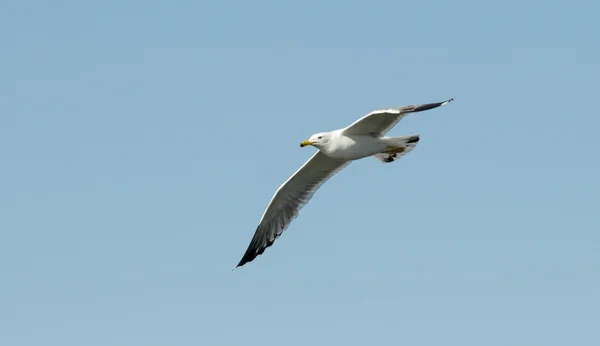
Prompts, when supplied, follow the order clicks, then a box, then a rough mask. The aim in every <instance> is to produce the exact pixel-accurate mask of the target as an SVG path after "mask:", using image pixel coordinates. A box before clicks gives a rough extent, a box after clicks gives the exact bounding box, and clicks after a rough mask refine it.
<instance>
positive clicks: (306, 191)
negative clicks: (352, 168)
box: [237, 151, 350, 267]
mask: <svg viewBox="0 0 600 346" xmlns="http://www.w3.org/2000/svg"><path fill="white" fill-rule="evenodd" d="M348 164H350V161H340V160H334V159H332V158H330V157H328V156H327V155H325V154H323V153H321V152H320V151H317V152H316V153H315V154H314V155H313V156H312V157H311V158H310V159H308V161H306V163H304V165H303V166H302V167H300V169H298V170H297V171H296V173H294V174H293V175H292V176H291V177H290V178H289V179H288V180H287V181H286V182H285V183H283V184H282V185H281V186H280V187H279V189H277V192H275V195H274V196H273V198H272V199H271V201H270V202H269V205H268V206H267V209H266V210H265V212H264V213H263V216H262V218H261V220H260V222H259V225H258V227H257V228H256V232H255V233H254V237H253V238H252V240H251V241H250V245H249V246H248V249H247V250H246V253H245V254H244V256H243V257H242V259H241V260H240V262H239V263H238V265H237V266H238V267H239V266H242V265H244V264H246V263H248V262H250V261H252V260H253V259H255V258H256V257H257V256H258V255H260V254H262V253H263V252H264V251H265V249H266V248H268V247H269V246H271V245H272V244H273V242H275V239H277V238H278V237H279V236H280V235H281V234H282V233H283V231H285V230H286V229H287V227H288V226H289V225H290V223H291V222H292V220H294V219H295V218H296V217H297V216H298V213H299V212H300V209H302V207H304V205H306V203H308V201H309V200H310V199H311V198H312V196H313V195H314V193H315V192H316V191H317V190H318V189H319V187H321V185H323V183H325V182H326V181H327V180H328V179H329V178H331V177H332V176H334V175H335V174H336V173H337V172H339V171H340V170H342V169H343V168H344V167H346V166H347V165H348Z"/></svg>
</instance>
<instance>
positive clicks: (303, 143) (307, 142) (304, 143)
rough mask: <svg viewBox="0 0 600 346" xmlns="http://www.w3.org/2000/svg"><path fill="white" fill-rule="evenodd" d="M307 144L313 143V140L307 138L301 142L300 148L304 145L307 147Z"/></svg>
mask: <svg viewBox="0 0 600 346" xmlns="http://www.w3.org/2000/svg"><path fill="white" fill-rule="evenodd" d="M307 145H312V142H311V141H309V140H306V141H304V142H302V143H300V148H303V147H305V146H307Z"/></svg>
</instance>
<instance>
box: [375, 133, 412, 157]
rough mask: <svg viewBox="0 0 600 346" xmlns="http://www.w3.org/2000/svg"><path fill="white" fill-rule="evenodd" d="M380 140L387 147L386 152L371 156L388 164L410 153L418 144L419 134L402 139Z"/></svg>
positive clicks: (389, 138)
mask: <svg viewBox="0 0 600 346" xmlns="http://www.w3.org/2000/svg"><path fill="white" fill-rule="evenodd" d="M382 140H383V141H384V142H385V143H386V144H387V145H388V150H386V151H384V152H381V153H379V154H375V155H373V157H375V158H376V159H377V160H379V161H381V162H382V163H390V162H394V161H396V160H398V159H400V158H401V157H402V156H404V155H406V154H408V153H409V152H411V151H412V150H413V149H414V148H415V147H416V146H417V143H419V134H418V133H417V134H414V135H410V136H402V137H383V138H382Z"/></svg>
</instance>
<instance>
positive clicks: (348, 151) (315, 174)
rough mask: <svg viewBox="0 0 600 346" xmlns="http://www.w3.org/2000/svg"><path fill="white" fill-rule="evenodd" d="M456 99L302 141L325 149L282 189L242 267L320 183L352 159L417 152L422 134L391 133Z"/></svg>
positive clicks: (377, 114)
mask: <svg viewBox="0 0 600 346" xmlns="http://www.w3.org/2000/svg"><path fill="white" fill-rule="evenodd" d="M453 100H454V99H453V98H451V99H449V100H446V101H443V102H435V103H426V104H419V105H410V106H402V107H395V108H387V109H378V110H374V111H372V112H371V113H369V114H367V115H365V116H364V117H362V118H360V119H358V120H357V121H355V122H354V123H352V124H351V125H350V126H348V127H345V128H343V129H338V130H335V131H330V132H320V133H316V134H314V135H312V136H311V137H310V138H309V139H308V140H305V141H303V142H302V143H300V147H306V146H313V147H316V148H317V149H319V150H318V151H317V152H316V153H315V154H314V155H313V156H312V157H311V158H310V159H308V161H306V163H304V165H302V167H300V169H298V170H297V171H296V173H294V174H293V175H292V176H291V177H290V178H289V179H288V180H287V181H286V182H284V183H283V184H282V185H281V186H280V187H279V188H278V189H277V191H276V192H275V195H274V196H273V198H271V201H270V202H269V204H268V205H267V209H266V210H265V212H264V213H263V216H262V218H261V219H260V222H259V224H258V227H257V228H256V231H255V233H254V236H253V237H252V240H251V241H250V245H249V246H248V249H247V250H246V253H244V256H243V257H242V259H241V260H240V262H239V263H238V265H237V267H241V266H243V265H244V264H246V263H248V262H251V261H252V260H254V259H255V258H256V257H257V256H259V255H261V254H262V253H263V252H264V251H265V249H266V248H268V247H269V246H271V245H273V243H274V242H275V239H277V238H278V237H279V236H280V235H281V234H282V233H283V232H284V231H285V230H286V229H287V228H288V226H289V225H290V223H291V222H292V220H293V219H295V218H296V217H297V216H298V212H299V211H300V209H302V207H304V205H306V203H308V201H309V200H310V199H311V198H312V196H313V195H314V193H315V192H316V191H317V190H318V189H319V187H321V185H323V183H325V182H326V181H327V180H328V179H329V178H331V177H332V176H334V175H335V174H336V173H337V172H339V171H341V170H342V169H343V168H344V167H346V166H348V165H349V164H350V163H351V162H352V161H356V160H360V159H362V158H365V157H369V156H373V157H375V158H376V159H377V160H379V161H380V162H382V163H390V162H394V161H397V160H398V159H400V158H401V157H403V156H404V155H406V154H408V153H409V152H410V151H412V150H413V149H414V148H415V146H416V145H417V143H418V142H419V134H414V135H410V136H402V137H386V136H385V134H386V133H387V132H388V131H389V130H391V129H392V128H393V127H394V126H395V125H396V124H398V122H400V120H402V118H403V117H404V116H405V115H407V114H409V113H416V112H422V111H426V110H429V109H433V108H437V107H440V106H443V105H445V104H447V103H449V102H451V101H453Z"/></svg>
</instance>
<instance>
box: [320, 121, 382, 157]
mask: <svg viewBox="0 0 600 346" xmlns="http://www.w3.org/2000/svg"><path fill="white" fill-rule="evenodd" d="M342 131H343V129H341V130H335V131H332V132H331V141H330V142H329V145H326V146H323V147H320V148H319V150H320V151H321V152H323V154H325V155H327V156H329V157H331V158H332V159H338V160H345V161H354V160H359V159H362V158H365V157H368V156H373V155H375V154H377V153H381V152H382V151H385V150H387V149H388V145H387V144H386V143H385V142H384V140H383V139H382V138H381V137H379V138H377V137H373V136H369V135H366V136H360V135H352V136H345V135H343V134H342ZM315 146H317V145H315Z"/></svg>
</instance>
